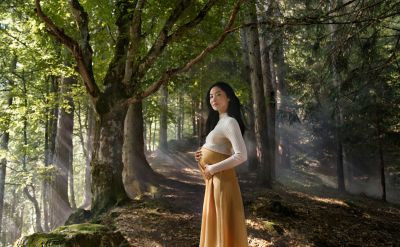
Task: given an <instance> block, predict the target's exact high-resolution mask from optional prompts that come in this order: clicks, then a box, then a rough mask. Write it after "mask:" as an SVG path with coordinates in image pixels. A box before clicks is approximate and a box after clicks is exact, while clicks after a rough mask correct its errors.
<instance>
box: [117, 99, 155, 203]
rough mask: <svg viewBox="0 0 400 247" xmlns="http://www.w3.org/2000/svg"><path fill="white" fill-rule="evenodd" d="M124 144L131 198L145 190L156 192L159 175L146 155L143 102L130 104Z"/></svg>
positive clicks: (126, 186)
mask: <svg viewBox="0 0 400 247" xmlns="http://www.w3.org/2000/svg"><path fill="white" fill-rule="evenodd" d="M124 133H125V139H124V146H123V162H124V169H123V172H122V178H123V182H124V186H125V191H126V193H127V194H128V196H129V197H130V198H131V199H134V198H135V197H136V196H138V195H141V194H143V193H144V192H154V191H155V188H156V186H157V181H156V179H157V175H156V173H155V172H154V171H153V169H151V167H150V165H149V163H148V162H147V160H146V157H145V155H144V139H143V112H142V103H141V102H140V103H135V104H132V105H130V107H129V109H128V113H127V116H126V119H125V130H124Z"/></svg>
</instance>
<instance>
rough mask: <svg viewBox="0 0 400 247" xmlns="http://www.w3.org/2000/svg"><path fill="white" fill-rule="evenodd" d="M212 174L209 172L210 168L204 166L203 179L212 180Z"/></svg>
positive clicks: (206, 165)
mask: <svg viewBox="0 0 400 247" xmlns="http://www.w3.org/2000/svg"><path fill="white" fill-rule="evenodd" d="M212 176H213V175H212V174H211V172H210V167H209V165H208V164H205V168H204V177H206V179H210V178H212Z"/></svg>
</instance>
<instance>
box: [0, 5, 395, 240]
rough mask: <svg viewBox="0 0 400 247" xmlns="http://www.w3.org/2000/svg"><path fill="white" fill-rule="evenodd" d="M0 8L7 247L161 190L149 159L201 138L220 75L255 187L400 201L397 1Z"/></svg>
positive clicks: (2, 205) (2, 228)
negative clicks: (237, 109) (208, 97)
mask: <svg viewBox="0 0 400 247" xmlns="http://www.w3.org/2000/svg"><path fill="white" fill-rule="evenodd" d="M0 7H1V11H0V37H1V39H0V43H1V46H0V53H1V56H0V89H1V90H0V104H1V115H0V131H1V133H0V136H1V152H0V155H1V157H0V158H1V164H0V165H1V167H0V237H1V241H0V242H1V246H9V245H10V244H12V243H13V242H14V241H15V240H16V239H18V238H19V237H20V236H21V235H27V234H32V233H34V232H43V231H44V232H48V231H50V230H52V229H55V228H56V227H58V226H61V225H63V224H64V223H65V221H66V220H67V219H68V218H69V217H70V215H71V214H73V213H75V214H73V215H79V214H82V212H86V211H84V210H83V209H87V210H89V209H91V211H90V214H91V217H94V216H96V215H100V214H102V213H105V212H108V211H109V210H110V208H112V207H114V206H115V205H119V204H123V202H125V201H126V200H129V199H128V198H130V199H135V198H138V197H140V196H141V195H144V194H151V195H154V194H157V193H160V185H161V184H162V181H163V176H161V175H160V174H159V172H157V171H155V170H157V169H155V167H154V166H153V165H152V164H151V162H149V161H150V160H151V158H150V157H153V156H157V155H158V156H160V157H165V156H168V155H171V154H179V153H189V154H190V153H192V152H193V151H195V150H196V149H197V148H198V147H199V146H201V145H202V144H203V143H204V124H205V117H206V115H207V111H208V109H207V107H206V105H205V102H204V99H205V94H206V92H207V89H208V87H209V86H210V85H211V84H212V83H213V82H216V81H226V82H228V83H230V84H231V85H232V86H233V87H234V88H235V91H236V93H237V95H238V96H239V98H240V100H241V102H242V103H243V109H242V110H243V114H244V117H245V122H246V126H247V133H246V136H245V140H246V145H247V149H248V151H249V159H248V161H247V162H246V164H245V165H243V166H241V167H240V171H241V173H243V174H245V175H246V174H247V175H248V176H254V179H255V180H256V181H257V184H258V185H260V186H262V187H264V188H266V189H273V186H274V184H277V183H286V184H290V185H292V186H294V187H296V186H303V187H307V185H306V184H304V183H302V182H301V180H300V179H299V177H301V176H304V174H307V175H312V176H314V177H316V178H318V181H319V182H318V183H319V184H320V185H321V184H322V185H324V186H327V187H331V188H333V189H334V190H337V191H339V192H340V193H350V194H357V195H362V196H366V197H369V198H372V199H378V200H382V201H383V202H385V203H387V205H396V204H398V203H400V155H399V153H400V152H399V151H400V124H399V122H400V121H399V119H400V82H399V75H400V67H399V57H398V52H399V41H400V23H399V22H400V17H399V14H400V2H397V1H393V0H392V1H389V0H367V1H363V0H347V1H339V0H330V1H297V0H271V1H230V0H229V1H216V0H209V1H205V0H204V1H201V0H198V1H188V0H171V1H141V0H118V1H117V0H115V1H108V0H96V1H92V0H85V1H83V0H82V1H77V0H70V1H62V0H57V1H51V2H49V1H44V2H42V3H41V2H40V1H38V0H36V1H22V0H21V1H20V0H8V1H2V2H1V4H0ZM177 162H179V161H177ZM152 167H153V168H152ZM311 189H312V188H311V187H310V190H311ZM306 190H307V189H306ZM394 207H396V206H394Z"/></svg>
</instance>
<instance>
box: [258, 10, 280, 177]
mask: <svg viewBox="0 0 400 247" xmlns="http://www.w3.org/2000/svg"><path fill="white" fill-rule="evenodd" d="M259 8H260V10H261V14H260V21H261V23H263V24H260V28H259V35H260V38H259V40H260V41H259V42H260V56H261V70H262V79H263V85H264V96H265V99H266V113H267V134H268V137H267V139H268V148H267V160H268V163H269V164H270V167H271V177H272V179H274V178H275V150H276V145H275V119H276V117H275V115H276V109H275V106H276V104H275V101H276V100H275V85H273V84H272V75H271V74H272V73H271V61H270V56H269V53H270V47H271V42H272V41H271V35H272V33H271V29H270V28H269V27H268V25H266V24H264V23H266V21H267V19H268V15H270V13H271V11H269V10H268V9H267V7H266V6H265V4H264V5H263V6H260V7H259Z"/></svg>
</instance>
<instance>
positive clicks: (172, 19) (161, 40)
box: [138, 0, 190, 78]
mask: <svg viewBox="0 0 400 247" xmlns="http://www.w3.org/2000/svg"><path fill="white" fill-rule="evenodd" d="M189 5H190V0H181V1H180V2H179V3H178V4H177V5H176V6H175V8H174V10H173V11H172V13H171V15H170V16H169V18H168V20H167V21H166V22H165V24H164V26H163V28H162V29H161V31H160V33H159V34H158V37H157V38H156V40H155V41H154V43H153V45H152V47H151V48H150V50H149V52H148V53H147V54H146V56H145V57H144V58H143V59H142V60H141V61H140V62H139V68H138V78H141V77H143V75H144V74H145V73H146V71H147V70H148V69H149V68H150V66H151V65H153V64H154V62H155V61H156V59H157V57H158V56H159V55H160V54H161V53H162V51H163V50H164V49H165V47H166V46H167V44H168V32H169V31H170V30H171V28H172V26H173V25H174V24H175V23H176V22H177V21H178V19H179V17H180V16H181V14H182V13H183V11H184V10H185V9H187V8H188V7H189Z"/></svg>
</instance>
